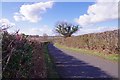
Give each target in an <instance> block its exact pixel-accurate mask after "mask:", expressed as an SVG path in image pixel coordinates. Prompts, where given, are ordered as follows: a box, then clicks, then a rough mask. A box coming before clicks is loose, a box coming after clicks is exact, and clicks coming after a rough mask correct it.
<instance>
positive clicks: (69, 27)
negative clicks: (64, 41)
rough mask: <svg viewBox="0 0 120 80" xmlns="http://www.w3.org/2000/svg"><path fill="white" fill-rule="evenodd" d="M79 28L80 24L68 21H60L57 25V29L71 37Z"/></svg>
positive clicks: (65, 35)
mask: <svg viewBox="0 0 120 80" xmlns="http://www.w3.org/2000/svg"><path fill="white" fill-rule="evenodd" d="M78 30H79V26H78V25H73V24H70V23H67V22H59V23H57V24H56V25H55V31H56V32H57V33H59V34H61V35H63V36H64V37H65V38H66V37H71V35H72V34H73V33H75V32H77V31H78Z"/></svg>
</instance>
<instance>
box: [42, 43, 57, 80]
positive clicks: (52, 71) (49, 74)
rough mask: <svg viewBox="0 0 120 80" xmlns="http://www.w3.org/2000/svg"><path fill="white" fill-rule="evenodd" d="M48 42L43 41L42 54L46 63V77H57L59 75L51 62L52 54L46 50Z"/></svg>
mask: <svg viewBox="0 0 120 80" xmlns="http://www.w3.org/2000/svg"><path fill="white" fill-rule="evenodd" d="M48 44H49V43H48V42H46V43H45V45H44V53H45V54H44V55H45V63H46V68H47V78H48V79H49V78H54V80H55V78H59V75H58V73H57V71H56V68H55V64H54V62H53V58H52V56H50V54H49V50H48Z"/></svg>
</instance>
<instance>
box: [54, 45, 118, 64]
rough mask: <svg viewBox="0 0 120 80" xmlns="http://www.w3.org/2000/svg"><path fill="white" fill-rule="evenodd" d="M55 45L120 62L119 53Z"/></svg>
mask: <svg viewBox="0 0 120 80" xmlns="http://www.w3.org/2000/svg"><path fill="white" fill-rule="evenodd" d="M55 46H56V47H58V48H61V49H65V50H69V51H72V52H77V53H80V54H86V55H93V56H97V57H101V58H103V59H107V60H110V61H114V62H118V58H119V55H118V54H106V53H100V52H98V51H95V50H87V49H79V48H73V47H67V46H65V45H60V44H58V43H55Z"/></svg>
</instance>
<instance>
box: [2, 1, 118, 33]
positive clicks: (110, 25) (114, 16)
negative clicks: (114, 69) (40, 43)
mask: <svg viewBox="0 0 120 80" xmlns="http://www.w3.org/2000/svg"><path fill="white" fill-rule="evenodd" d="M106 1H107V0H106ZM108 1H110V2H103V0H96V1H95V2H54V1H44V2H2V10H1V11H2V17H0V25H7V24H9V25H13V26H14V27H12V28H10V29H9V30H8V31H9V32H14V31H15V30H17V29H20V32H21V33H25V34H30V35H43V34H44V33H46V34H48V35H55V32H54V31H53V30H54V27H55V23H56V22H58V21H67V22H70V23H72V24H79V25H80V26H81V27H82V28H81V29H80V30H79V31H78V32H77V33H76V34H74V35H81V34H87V33H95V32H103V31H109V30H115V29H117V28H118V23H117V22H118V2H117V1H118V0H108Z"/></svg>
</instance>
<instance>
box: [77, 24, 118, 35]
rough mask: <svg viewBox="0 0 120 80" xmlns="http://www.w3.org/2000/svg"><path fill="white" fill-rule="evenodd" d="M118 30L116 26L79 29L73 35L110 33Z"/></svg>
mask: <svg viewBox="0 0 120 80" xmlns="http://www.w3.org/2000/svg"><path fill="white" fill-rule="evenodd" d="M116 29H118V27H117V26H98V27H93V28H91V27H85V28H81V29H80V30H79V31H78V32H77V33H76V34H75V35H82V34H88V33H99V32H104V31H112V30H116Z"/></svg>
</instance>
